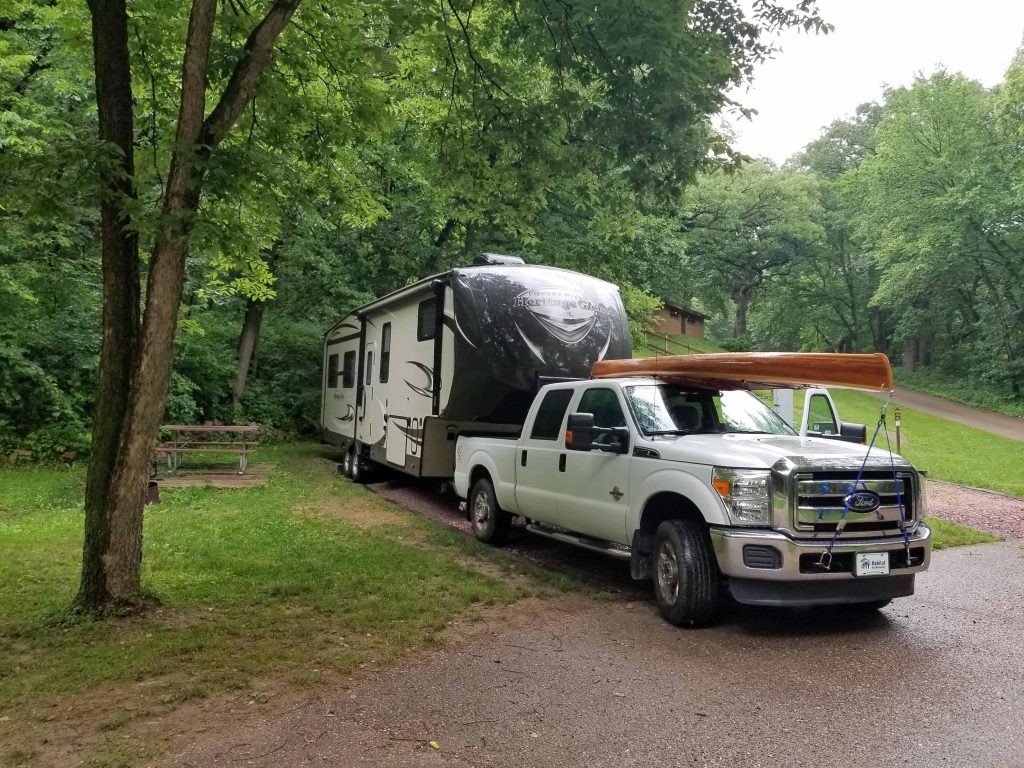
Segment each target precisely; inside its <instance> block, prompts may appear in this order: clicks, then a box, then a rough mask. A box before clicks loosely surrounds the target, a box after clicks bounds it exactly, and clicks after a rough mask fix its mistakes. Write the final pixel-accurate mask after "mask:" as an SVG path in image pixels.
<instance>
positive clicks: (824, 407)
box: [800, 389, 842, 437]
mask: <svg viewBox="0 0 1024 768" xmlns="http://www.w3.org/2000/svg"><path fill="white" fill-rule="evenodd" d="M841 426H842V422H841V421H840V420H839V411H838V410H837V409H836V404H835V403H834V402H833V401H832V395H830V394H829V392H828V390H827V389H805V390H804V411H803V415H802V416H801V417H800V436H801V437H807V435H808V434H812V435H818V436H823V437H830V436H838V435H839V432H840V428H841Z"/></svg>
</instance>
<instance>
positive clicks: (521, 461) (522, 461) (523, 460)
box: [519, 451, 526, 467]
mask: <svg viewBox="0 0 1024 768" xmlns="http://www.w3.org/2000/svg"><path fill="white" fill-rule="evenodd" d="M519 463H520V464H521V465H522V466H524V467H525V466H526V451H523V455H522V456H521V457H520V458H519Z"/></svg>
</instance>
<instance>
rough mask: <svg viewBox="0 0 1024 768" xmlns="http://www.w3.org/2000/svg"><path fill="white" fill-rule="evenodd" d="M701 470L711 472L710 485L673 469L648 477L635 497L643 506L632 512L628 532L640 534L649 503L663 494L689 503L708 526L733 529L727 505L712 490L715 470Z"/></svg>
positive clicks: (637, 506)
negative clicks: (726, 508)
mask: <svg viewBox="0 0 1024 768" xmlns="http://www.w3.org/2000/svg"><path fill="white" fill-rule="evenodd" d="M701 469H705V470H707V474H708V480H707V481H705V480H704V479H702V478H700V477H698V476H696V475H694V474H691V473H690V472H687V471H683V470H681V469H679V468H673V467H666V468H664V469H659V470H657V471H655V472H652V473H651V474H649V475H648V476H647V477H645V478H644V480H643V482H642V483H641V485H640V487H639V488H638V489H637V493H636V496H635V497H634V498H636V499H639V503H637V504H635V505H633V506H632V507H631V508H630V519H629V520H628V521H627V523H628V525H629V527H628V528H627V530H630V531H636V530H639V528H640V522H641V519H642V517H643V513H644V510H645V509H646V508H647V505H648V503H649V502H650V501H651V499H653V498H654V497H656V496H658V495H659V494H666V493H667V494H674V495H676V496H682V497H684V498H686V499H689V501H690V502H691V503H692V504H693V505H694V506H695V507H696V508H697V510H698V511H699V512H700V514H701V517H703V518H704V522H706V523H707V524H708V525H729V517H728V515H727V514H726V511H725V504H724V503H723V502H722V499H721V497H719V495H718V494H717V493H716V492H715V490H714V489H713V488H712V487H711V483H710V475H711V470H710V468H709V467H701ZM630 490H632V489H630Z"/></svg>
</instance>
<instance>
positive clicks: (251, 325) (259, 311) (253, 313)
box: [231, 299, 266, 408]
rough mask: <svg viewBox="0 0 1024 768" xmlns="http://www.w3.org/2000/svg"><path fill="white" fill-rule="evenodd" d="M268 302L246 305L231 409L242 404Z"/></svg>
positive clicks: (250, 300) (251, 301)
mask: <svg viewBox="0 0 1024 768" xmlns="http://www.w3.org/2000/svg"><path fill="white" fill-rule="evenodd" d="M265 307H266V302H263V301H258V300H256V299H249V301H248V302H246V305H245V320H244V321H243V322H242V335H241V336H240V337H239V339H238V374H237V375H236V376H235V385H234V387H232V389H231V407H232V408H237V407H238V405H239V403H241V402H242V395H244V394H245V384H246V381H247V380H248V379H249V369H250V368H251V367H252V356H253V353H254V352H255V351H256V342H257V341H258V340H259V337H260V327H261V325H262V324H263V310H264V308H265Z"/></svg>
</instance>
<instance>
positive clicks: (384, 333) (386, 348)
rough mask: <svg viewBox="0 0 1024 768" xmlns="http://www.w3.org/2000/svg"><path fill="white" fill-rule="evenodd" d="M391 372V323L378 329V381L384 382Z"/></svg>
mask: <svg viewBox="0 0 1024 768" xmlns="http://www.w3.org/2000/svg"><path fill="white" fill-rule="evenodd" d="M390 372H391V323H384V326H383V327H382V328H381V329H380V383H381V384H385V383H387V380H388V374H389V373H390Z"/></svg>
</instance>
